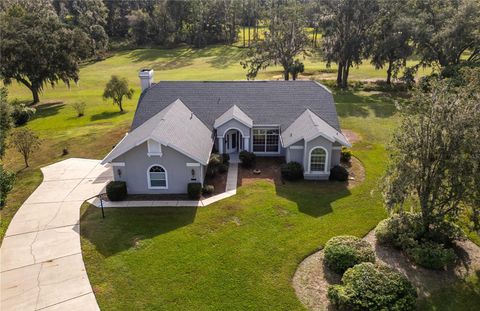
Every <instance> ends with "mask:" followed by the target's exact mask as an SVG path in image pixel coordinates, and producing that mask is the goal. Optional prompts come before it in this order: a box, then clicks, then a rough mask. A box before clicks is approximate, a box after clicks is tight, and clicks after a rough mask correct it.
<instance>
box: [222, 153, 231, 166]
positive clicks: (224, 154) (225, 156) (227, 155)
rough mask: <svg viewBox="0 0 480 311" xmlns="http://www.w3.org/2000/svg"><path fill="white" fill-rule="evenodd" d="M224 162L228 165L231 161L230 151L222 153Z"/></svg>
mask: <svg viewBox="0 0 480 311" xmlns="http://www.w3.org/2000/svg"><path fill="white" fill-rule="evenodd" d="M222 163H223V164H227V165H228V164H229V163H230V155H229V154H228V153H222Z"/></svg>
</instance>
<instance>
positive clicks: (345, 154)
mask: <svg viewBox="0 0 480 311" xmlns="http://www.w3.org/2000/svg"><path fill="white" fill-rule="evenodd" d="M351 159H352V152H351V151H350V150H349V149H348V148H347V147H342V151H341V155H340V161H342V162H344V163H349V162H350V160H351Z"/></svg>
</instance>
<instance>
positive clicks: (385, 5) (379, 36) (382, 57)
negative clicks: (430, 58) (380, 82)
mask: <svg viewBox="0 0 480 311" xmlns="http://www.w3.org/2000/svg"><path fill="white" fill-rule="evenodd" d="M405 2H406V1H404V0H402V1H389V0H381V1H379V4H380V14H379V15H378V19H377V21H376V22H375V24H374V26H373V28H372V36H373V45H372V50H371V55H372V61H371V62H372V64H374V65H375V68H376V69H380V68H383V67H384V66H386V67H387V84H390V83H391V79H392V75H393V76H396V75H397V73H398V71H399V70H400V68H401V67H405V66H406V63H407V58H408V57H409V56H410V55H411V54H412V53H413V47H412V46H411V45H410V42H411V39H412V34H411V27H410V26H411V25H409V23H408V22H407V19H406V18H405V16H404V15H405V10H404V7H405Z"/></svg>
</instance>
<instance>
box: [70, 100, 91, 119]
mask: <svg viewBox="0 0 480 311" xmlns="http://www.w3.org/2000/svg"><path fill="white" fill-rule="evenodd" d="M85 107H87V104H85V102H74V103H73V104H72V108H73V110H75V112H76V113H77V117H79V118H80V117H83V116H84V115H85Z"/></svg>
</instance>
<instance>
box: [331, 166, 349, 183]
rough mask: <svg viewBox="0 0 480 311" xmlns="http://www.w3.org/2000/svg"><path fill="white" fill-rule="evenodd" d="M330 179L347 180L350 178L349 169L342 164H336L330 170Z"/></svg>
mask: <svg viewBox="0 0 480 311" xmlns="http://www.w3.org/2000/svg"><path fill="white" fill-rule="evenodd" d="M329 179H330V180H337V181H347V180H348V171H347V169H346V168H344V167H343V166H340V165H335V166H334V167H332V169H331V170H330V177H329Z"/></svg>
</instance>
